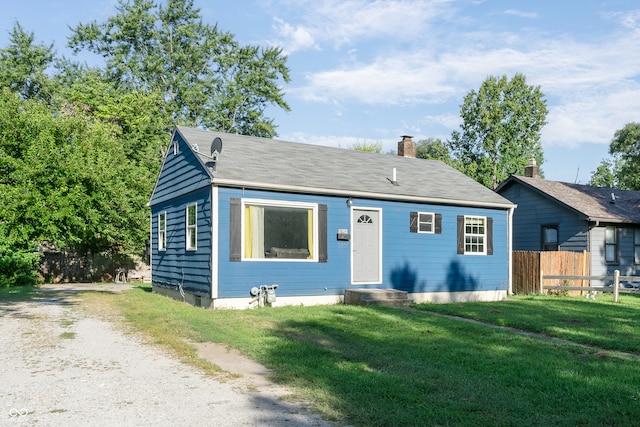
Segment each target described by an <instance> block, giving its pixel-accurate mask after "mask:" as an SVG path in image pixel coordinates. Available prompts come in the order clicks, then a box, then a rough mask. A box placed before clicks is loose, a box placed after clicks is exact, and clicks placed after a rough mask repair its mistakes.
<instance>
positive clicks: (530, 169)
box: [524, 159, 540, 178]
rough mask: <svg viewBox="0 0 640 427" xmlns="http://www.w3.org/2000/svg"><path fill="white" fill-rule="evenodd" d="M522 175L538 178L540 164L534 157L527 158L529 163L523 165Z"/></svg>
mask: <svg viewBox="0 0 640 427" xmlns="http://www.w3.org/2000/svg"><path fill="white" fill-rule="evenodd" d="M524 176H526V177H528V178H540V166H538V164H537V163H536V159H529V164H528V165H527V166H525V167H524Z"/></svg>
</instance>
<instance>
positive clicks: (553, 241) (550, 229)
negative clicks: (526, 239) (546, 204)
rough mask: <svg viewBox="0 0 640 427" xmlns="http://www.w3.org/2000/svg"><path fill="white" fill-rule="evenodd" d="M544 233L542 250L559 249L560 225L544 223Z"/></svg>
mask: <svg viewBox="0 0 640 427" xmlns="http://www.w3.org/2000/svg"><path fill="white" fill-rule="evenodd" d="M541 234H542V236H541V237H542V250H543V251H557V250H558V247H559V243H558V241H559V240H558V236H559V234H560V233H559V232H558V225H557V224H551V225H543V226H542V228H541Z"/></svg>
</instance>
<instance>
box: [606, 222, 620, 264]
mask: <svg viewBox="0 0 640 427" xmlns="http://www.w3.org/2000/svg"><path fill="white" fill-rule="evenodd" d="M604 233H605V234H604V260H605V262H606V263H607V264H617V263H618V230H617V229H616V227H611V226H610V227H606V228H605V232H604Z"/></svg>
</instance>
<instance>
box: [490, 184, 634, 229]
mask: <svg viewBox="0 0 640 427" xmlns="http://www.w3.org/2000/svg"><path fill="white" fill-rule="evenodd" d="M514 183H521V184H523V185H524V186H526V187H529V188H531V189H533V190H535V191H537V192H538V193H540V194H542V195H544V196H546V197H548V198H549V199H551V200H554V201H555V202H558V203H560V204H562V205H565V206H566V207H568V208H570V209H573V210H574V211H576V212H578V213H580V214H582V215H584V216H585V217H586V218H585V219H587V220H588V221H593V222H596V221H599V222H609V223H637V224H640V191H631V190H616V189H613V188H605V187H593V186H590V185H581V184H569V183H566V182H559V181H548V180H546V179H542V178H535V177H534V178H530V177H523V176H511V177H510V178H509V179H508V180H507V181H505V182H504V183H503V184H502V185H501V186H500V187H499V188H498V189H497V190H496V191H497V192H501V191H502V190H503V189H504V188H506V187H507V186H509V185H513V184H514ZM612 195H613V196H612Z"/></svg>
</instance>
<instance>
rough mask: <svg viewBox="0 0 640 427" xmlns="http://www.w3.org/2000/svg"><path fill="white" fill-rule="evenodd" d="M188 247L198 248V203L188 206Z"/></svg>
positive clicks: (190, 248)
mask: <svg viewBox="0 0 640 427" xmlns="http://www.w3.org/2000/svg"><path fill="white" fill-rule="evenodd" d="M186 240H187V249H188V250H196V249H198V205H197V204H195V203H194V204H193V205H188V206H187V236H186Z"/></svg>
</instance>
